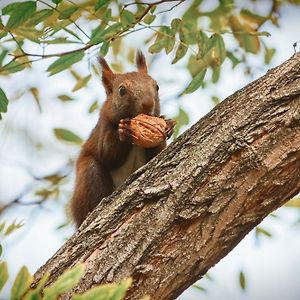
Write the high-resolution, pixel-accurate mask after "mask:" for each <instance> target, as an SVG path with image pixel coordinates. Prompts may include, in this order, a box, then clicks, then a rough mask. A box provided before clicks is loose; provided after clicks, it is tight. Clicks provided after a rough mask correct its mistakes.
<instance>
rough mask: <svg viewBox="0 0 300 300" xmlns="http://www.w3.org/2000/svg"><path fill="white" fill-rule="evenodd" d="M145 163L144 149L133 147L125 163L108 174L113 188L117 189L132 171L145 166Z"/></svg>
mask: <svg viewBox="0 0 300 300" xmlns="http://www.w3.org/2000/svg"><path fill="white" fill-rule="evenodd" d="M146 162H147V160H146V156H145V149H143V148H140V147H138V146H136V145H133V146H132V149H131V151H130V153H129V155H128V157H127V160H126V161H125V163H124V164H123V165H122V166H121V167H120V168H119V169H117V170H114V171H111V172H110V175H111V177H112V180H113V183H114V187H115V188H117V187H118V186H120V185H121V184H122V183H123V182H124V181H125V180H126V179H127V178H128V177H129V176H130V175H131V174H132V173H133V172H134V171H136V170H137V169H138V168H140V167H141V166H143V165H144V164H146Z"/></svg>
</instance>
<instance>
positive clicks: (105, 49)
mask: <svg viewBox="0 0 300 300" xmlns="http://www.w3.org/2000/svg"><path fill="white" fill-rule="evenodd" d="M108 50H109V42H103V44H102V46H101V48H100V53H101V55H102V56H105V55H106V54H107V52H108Z"/></svg>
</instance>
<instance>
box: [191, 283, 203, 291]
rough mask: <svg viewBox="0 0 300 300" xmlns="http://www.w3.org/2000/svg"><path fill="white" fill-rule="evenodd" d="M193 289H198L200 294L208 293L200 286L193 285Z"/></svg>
mask: <svg viewBox="0 0 300 300" xmlns="http://www.w3.org/2000/svg"><path fill="white" fill-rule="evenodd" d="M192 287H193V288H195V289H197V290H198V291H200V292H206V289H205V288H204V287H202V286H201V285H199V284H193V285H192Z"/></svg>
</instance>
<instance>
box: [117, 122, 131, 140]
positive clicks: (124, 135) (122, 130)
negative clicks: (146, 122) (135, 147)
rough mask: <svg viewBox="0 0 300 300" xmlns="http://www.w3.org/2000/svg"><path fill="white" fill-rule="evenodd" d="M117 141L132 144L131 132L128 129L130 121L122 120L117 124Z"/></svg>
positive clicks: (129, 128)
mask: <svg viewBox="0 0 300 300" xmlns="http://www.w3.org/2000/svg"><path fill="white" fill-rule="evenodd" d="M118 133H119V139H120V141H121V142H129V143H132V138H133V132H132V130H131V127H130V119H122V120H120V122H119V128H118Z"/></svg>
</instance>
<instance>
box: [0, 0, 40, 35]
mask: <svg viewBox="0 0 300 300" xmlns="http://www.w3.org/2000/svg"><path fill="white" fill-rule="evenodd" d="M35 11H36V2H34V1H26V2H18V3H12V4H10V5H8V6H6V7H5V8H3V10H2V13H3V14H9V15H10V17H9V19H8V21H7V24H6V27H7V28H8V29H12V28H17V27H18V26H20V25H22V24H23V23H24V22H25V21H27V20H28V19H29V18H30V17H31V16H32V15H33V14H34V12H35Z"/></svg>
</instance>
